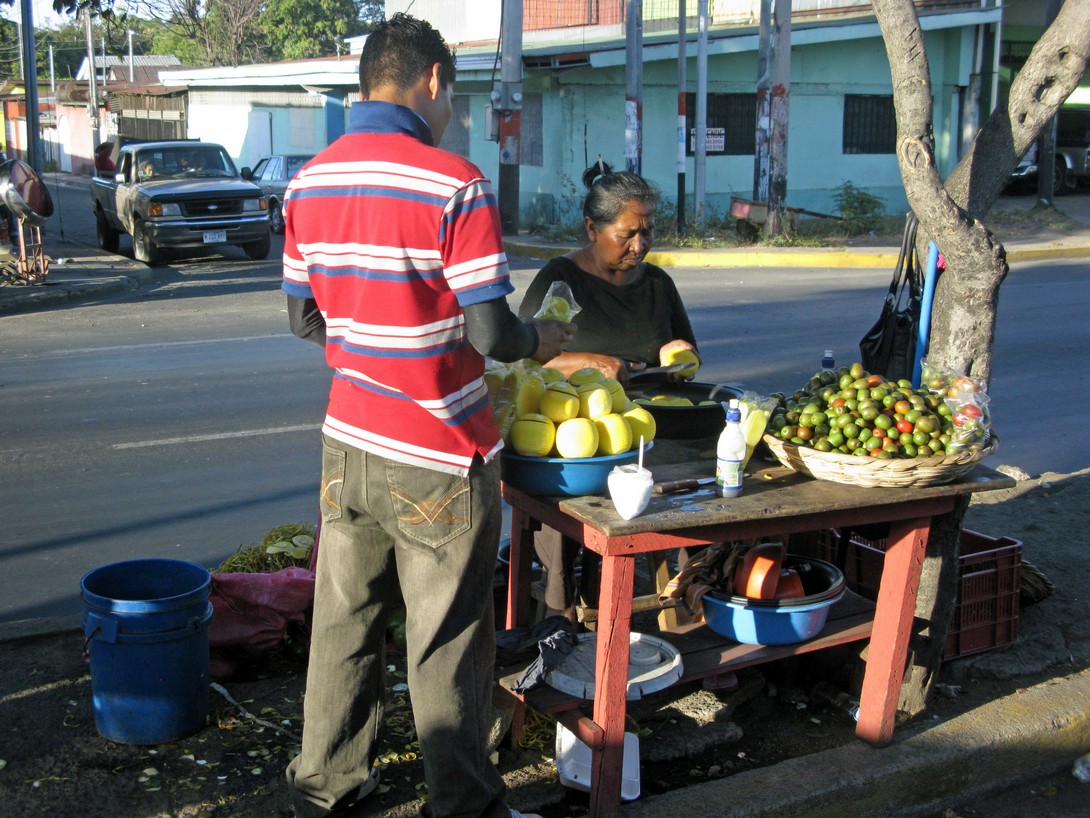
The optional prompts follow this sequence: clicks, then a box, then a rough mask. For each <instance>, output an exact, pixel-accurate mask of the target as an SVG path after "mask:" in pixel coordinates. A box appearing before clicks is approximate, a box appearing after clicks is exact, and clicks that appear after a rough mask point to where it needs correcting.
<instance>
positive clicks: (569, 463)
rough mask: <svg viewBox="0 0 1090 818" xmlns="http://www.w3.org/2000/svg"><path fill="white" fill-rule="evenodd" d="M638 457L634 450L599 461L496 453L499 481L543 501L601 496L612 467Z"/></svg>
mask: <svg viewBox="0 0 1090 818" xmlns="http://www.w3.org/2000/svg"><path fill="white" fill-rule="evenodd" d="M653 445H654V443H653V442H652V443H648V444H646V445H645V446H644V447H643V450H644V452H647V451H648V450H649V449H650V448H651V447H652V446H653ZM639 456H640V452H639V448H638V447H637V448H635V449H632V450H631V451H628V452H624V453H623V454H611V455H603V456H601V457H527V456H526V455H521V454H515V453H514V452H508V451H507V450H506V449H505V450H503V451H502V452H500V477H501V478H502V479H503V482H505V483H508V484H509V485H512V486H514V487H515V488H517V489H519V490H520V491H524V492H526V493H527V494H542V495H544V496H546V497H582V496H583V495H585V494H603V493H605V491H606V480H607V479H608V478H609V473H610V472H611V471H613V467H614V466H623V465H624V464H626V463H635V462H636V461H637V460H638V459H639Z"/></svg>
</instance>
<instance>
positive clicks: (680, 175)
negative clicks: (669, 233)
mask: <svg viewBox="0 0 1090 818" xmlns="http://www.w3.org/2000/svg"><path fill="white" fill-rule="evenodd" d="M687 60H688V55H687V54H686V53H685V0H678V4H677V227H676V230H677V232H678V234H680V233H681V231H682V228H684V226H685V149H686V147H687V146H688V144H689V129H688V127H686V125H687V117H686V111H685V97H686V91H685V68H686V65H685V63H686V61H687Z"/></svg>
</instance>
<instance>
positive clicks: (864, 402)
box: [769, 362, 988, 460]
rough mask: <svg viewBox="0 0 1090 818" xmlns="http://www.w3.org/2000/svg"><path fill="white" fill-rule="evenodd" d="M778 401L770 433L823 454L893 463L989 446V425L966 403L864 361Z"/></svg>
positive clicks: (825, 373)
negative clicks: (894, 376) (874, 371)
mask: <svg viewBox="0 0 1090 818" xmlns="http://www.w3.org/2000/svg"><path fill="white" fill-rule="evenodd" d="M925 383H926V382H925ZM774 397H776V399H777V402H778V403H777V406H776V408H775V409H774V410H773V413H772V417H771V418H770V419H769V433H770V434H774V435H775V436H776V437H778V438H780V439H781V440H785V441H788V442H790V443H794V444H795V445H797V446H807V447H810V448H813V449H816V450H817V451H820V452H839V453H842V454H851V455H857V456H860V457H866V456H870V457H876V458H880V459H884V460H891V459H895V458H911V457H934V456H942V455H948V454H957V453H960V452H964V451H970V452H973V451H980V450H981V449H983V448H984V446H985V445H986V444H987V434H988V431H987V426H986V424H984V423H981V416H980V415H979V414H976V413H975V412H973V411H972V409H969V410H968V411H967V410H966V405H965V403H964V402H963V401H962V402H955V401H954V400H953V399H951V398H950V397H948V396H946V395H944V394H943V393H941V392H936V391H933V390H931V389H929V388H928V387H927V386H926V385H925V386H921V387H919V388H914V387H913V385H912V382H911V381H908V380H897V381H891V380H888V379H887V378H886V377H885V376H883V375H877V374H872V373H870V372H867V371H866V370H865V369H864V368H863V365H862V364H861V363H858V362H857V363H854V364H852V365H851V366H850V367H840V368H839V369H827V370H822V371H821V372H817V373H815V374H814V376H813V377H812V378H810V381H809V382H808V383H807V384H806V386H805V387H803V388H802V389H799V390H796V391H795V392H794V393H793V394H792V395H790V396H786V395H784V394H782V393H777V394H776V395H775V396H774ZM971 405H972V406H975V405H976V404H975V403H973V404H971Z"/></svg>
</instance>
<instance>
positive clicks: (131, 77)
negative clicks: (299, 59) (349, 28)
mask: <svg viewBox="0 0 1090 818" xmlns="http://www.w3.org/2000/svg"><path fill="white" fill-rule="evenodd" d="M338 56H340V54H339V53H338ZM129 82H136V69H135V68H134V67H133V59H132V29H131V28H130V29H129Z"/></svg>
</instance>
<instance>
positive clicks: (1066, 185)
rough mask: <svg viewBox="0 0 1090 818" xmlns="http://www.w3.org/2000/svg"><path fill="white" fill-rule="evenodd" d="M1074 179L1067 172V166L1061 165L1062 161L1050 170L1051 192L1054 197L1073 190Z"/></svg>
mask: <svg viewBox="0 0 1090 818" xmlns="http://www.w3.org/2000/svg"><path fill="white" fill-rule="evenodd" d="M1074 181H1075V177H1074V175H1073V174H1070V173H1068V172H1067V165H1065V164H1064V163H1063V160H1060V161H1058V162H1057V163H1056V164H1055V165H1054V166H1053V168H1052V192H1053V194H1055V195H1056V196H1062V195H1063V194H1065V193H1069V192H1070V191H1072V190H1074V189H1075V185H1074Z"/></svg>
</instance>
